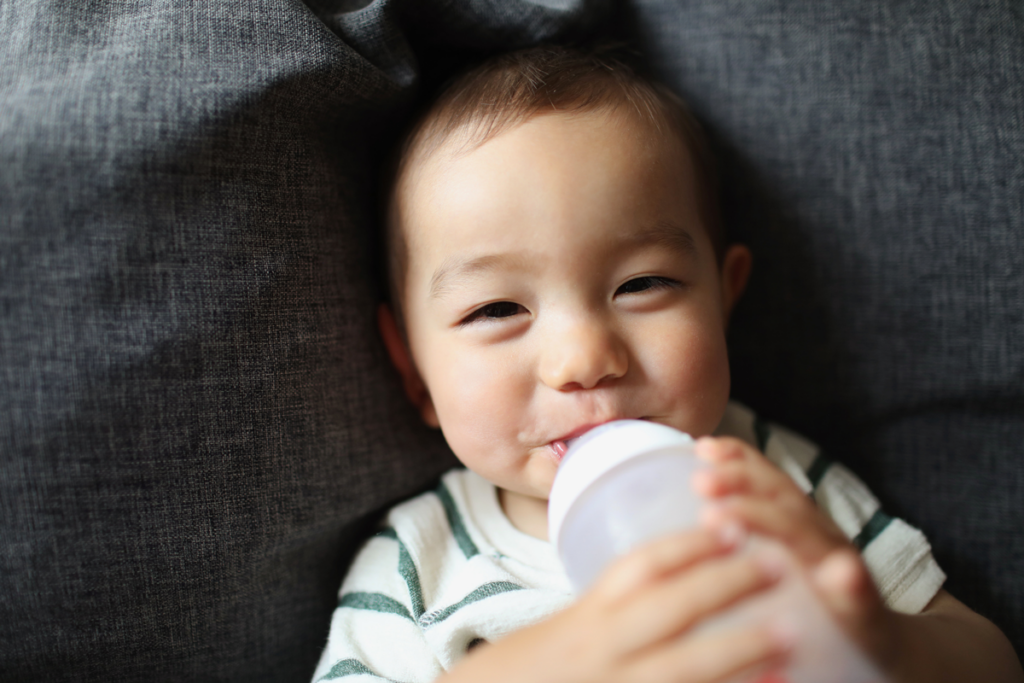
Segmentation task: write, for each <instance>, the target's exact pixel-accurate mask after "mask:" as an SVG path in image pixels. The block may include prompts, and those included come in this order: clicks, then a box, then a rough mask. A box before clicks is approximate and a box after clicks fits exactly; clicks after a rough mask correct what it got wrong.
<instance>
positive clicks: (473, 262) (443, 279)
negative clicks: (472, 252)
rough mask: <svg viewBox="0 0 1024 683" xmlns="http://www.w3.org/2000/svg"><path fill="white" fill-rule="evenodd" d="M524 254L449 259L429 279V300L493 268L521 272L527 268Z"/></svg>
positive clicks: (526, 259) (441, 295)
mask: <svg viewBox="0 0 1024 683" xmlns="http://www.w3.org/2000/svg"><path fill="white" fill-rule="evenodd" d="M528 264H529V259H528V257H527V256H526V255H525V254H519V253H503V254H485V255H483V256H477V257H475V258H469V259H460V258H455V257H449V258H447V259H445V260H444V262H443V263H441V265H440V266H438V267H437V270H435V271H434V276H433V277H432V278H430V298H431V299H438V298H441V297H443V296H444V295H445V294H446V293H447V292H448V291H450V290H451V289H452V288H453V287H454V286H455V285H456V284H457V283H458V282H459V281H461V280H465V279H469V278H472V277H473V276H474V275H477V274H479V273H483V272H485V271H488V270H494V269H495V268H508V269H517V270H523V269H526V268H528V267H529V265H528Z"/></svg>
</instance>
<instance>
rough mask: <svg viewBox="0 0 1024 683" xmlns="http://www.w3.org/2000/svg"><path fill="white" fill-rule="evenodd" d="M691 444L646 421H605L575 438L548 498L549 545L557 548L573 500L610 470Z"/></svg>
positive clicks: (678, 433)
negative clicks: (627, 462) (659, 452)
mask: <svg viewBox="0 0 1024 683" xmlns="http://www.w3.org/2000/svg"><path fill="white" fill-rule="evenodd" d="M599 437H600V438H599ZM691 443H693V439H692V438H691V437H690V435H689V434H686V433H684V432H681V431H679V430H677V429H675V428H673V427H668V426H666V425H663V424H658V423H656V422H649V421H647V420H615V421H613V422H607V423H605V424H603V425H601V426H599V427H595V428H594V429H592V430H590V431H589V432H587V433H586V434H584V435H583V436H581V437H580V438H578V439H576V440H575V441H574V442H573V443H572V444H571V445H570V446H569V450H568V452H567V453H566V454H565V457H564V458H562V462H561V464H560V465H559V467H558V473H557V474H556V475H555V482H554V485H553V486H552V487H551V495H550V496H549V498H548V537H549V538H550V539H551V542H552V543H553V544H554V546H555V547H556V548H558V547H559V544H558V538H559V534H560V533H561V530H562V524H563V522H565V519H566V516H567V515H568V514H569V511H570V509H571V508H572V506H573V504H574V503H575V501H576V500H577V499H578V498H579V496H580V494H582V493H583V492H584V491H585V490H586V489H587V487H589V486H590V485H591V484H593V483H594V482H595V481H597V480H598V479H599V478H600V477H601V476H603V475H604V474H605V473H607V472H608V471H610V470H611V469H612V468H614V467H616V466H618V465H620V464H622V463H624V462H626V461H627V460H630V459H631V458H634V457H636V456H638V455H641V454H643V453H648V452H650V451H654V450H660V449H663V448H668V447H671V446H679V445H684V446H685V445H689V444H691Z"/></svg>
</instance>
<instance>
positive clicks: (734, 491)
mask: <svg viewBox="0 0 1024 683" xmlns="http://www.w3.org/2000/svg"><path fill="white" fill-rule="evenodd" d="M691 485H692V487H693V490H694V491H696V492H697V493H698V494H700V495H702V496H704V497H705V498H711V499H714V498H722V497H725V496H734V495H754V496H761V497H764V498H778V497H783V496H792V497H802V498H806V495H805V494H804V492H803V491H801V490H800V489H799V487H797V485H796V484H795V483H793V480H792V479H790V478H789V477H788V476H787V475H786V474H785V473H784V472H782V471H781V470H779V469H778V468H777V467H775V466H774V465H772V464H771V463H770V462H768V461H767V460H766V459H765V458H763V457H762V456H760V455H758V456H757V459H749V460H748V459H746V458H744V459H741V460H730V461H726V462H723V463H720V464H717V465H713V466H712V467H708V468H706V469H702V470H698V471H697V472H694V474H693V478H692V479H691Z"/></svg>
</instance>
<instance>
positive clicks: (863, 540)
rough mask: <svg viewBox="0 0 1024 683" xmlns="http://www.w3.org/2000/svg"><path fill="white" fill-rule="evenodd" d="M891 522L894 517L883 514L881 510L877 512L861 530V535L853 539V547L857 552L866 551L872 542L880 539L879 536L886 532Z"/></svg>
mask: <svg viewBox="0 0 1024 683" xmlns="http://www.w3.org/2000/svg"><path fill="white" fill-rule="evenodd" d="M891 521H892V517H890V516H889V515H887V514H885V513H884V512H882V510H881V509H879V510H877V511H876V512H875V514H873V515H871V519H869V520H868V523H867V524H865V525H864V528H863V529H861V530H860V533H859V534H857V536H856V537H855V538H854V539H853V545H854V546H855V547H856V548H857V550H864V548H866V547H868V544H869V543H871V541H873V540H875V539H876V538H878V535H879V534H880V533H882V532H883V531H885V528H886V527H887V526H889V522H891Z"/></svg>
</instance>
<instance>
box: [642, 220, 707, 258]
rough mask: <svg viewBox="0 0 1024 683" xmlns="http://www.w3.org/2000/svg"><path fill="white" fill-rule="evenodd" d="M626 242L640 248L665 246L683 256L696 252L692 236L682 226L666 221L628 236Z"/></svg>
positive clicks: (695, 244) (695, 243)
mask: <svg viewBox="0 0 1024 683" xmlns="http://www.w3.org/2000/svg"><path fill="white" fill-rule="evenodd" d="M628 242H630V243H632V244H636V245H641V246H646V245H648V244H652V245H660V246H665V247H668V248H669V249H674V250H676V251H680V252H682V253H684V254H692V253H694V252H696V251H697V242H696V240H694V239H693V235H691V234H690V233H689V231H687V230H686V229H685V228H683V227H682V226H680V225H675V224H673V223H669V222H668V221H659V222H657V223H655V224H654V225H653V226H651V227H650V228H647V229H646V230H641V231H639V232H637V233H634V234H632V235H630V236H629V237H628Z"/></svg>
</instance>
